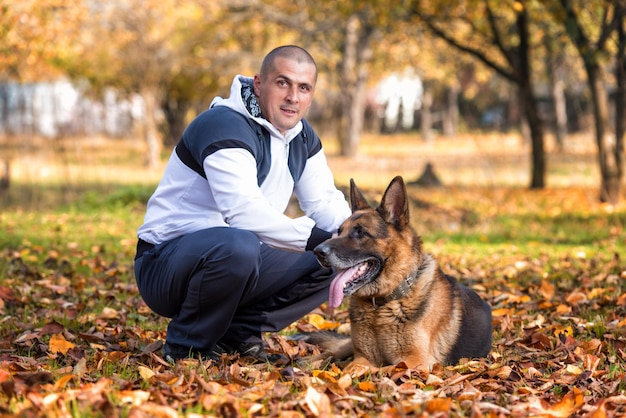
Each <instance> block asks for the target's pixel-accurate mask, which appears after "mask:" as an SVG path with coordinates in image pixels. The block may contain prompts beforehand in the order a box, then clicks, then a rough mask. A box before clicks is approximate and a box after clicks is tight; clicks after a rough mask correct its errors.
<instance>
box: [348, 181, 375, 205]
mask: <svg viewBox="0 0 626 418" xmlns="http://www.w3.org/2000/svg"><path fill="white" fill-rule="evenodd" d="M350 204H351V206H352V213H354V212H356V211H357V210H361V209H369V208H370V205H369V203H367V200H365V198H364V197H363V194H362V193H361V191H360V190H359V188H358V187H356V183H355V182H354V179H350Z"/></svg>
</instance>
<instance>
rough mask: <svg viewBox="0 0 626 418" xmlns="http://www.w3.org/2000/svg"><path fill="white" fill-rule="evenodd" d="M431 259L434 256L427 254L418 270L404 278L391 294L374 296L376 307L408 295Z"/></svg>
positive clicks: (373, 303)
mask: <svg viewBox="0 0 626 418" xmlns="http://www.w3.org/2000/svg"><path fill="white" fill-rule="evenodd" d="M431 260H432V257H431V256H430V255H428V254H425V255H424V258H423V259H422V263H421V264H420V265H419V267H418V268H417V270H415V271H413V272H411V274H409V275H408V276H407V277H406V278H405V279H404V280H402V281H401V282H400V284H399V285H398V287H396V288H395V289H393V291H392V292H391V293H390V294H389V295H387V296H381V297H374V298H372V305H374V307H378V306H383V305H385V304H387V303H388V302H391V301H392V300H398V299H402V298H404V297H406V296H407V295H408V294H409V292H410V291H411V288H412V287H413V285H414V284H415V282H417V280H418V279H419V278H420V276H421V275H422V273H423V272H424V270H426V267H428V265H429V264H430V261H431Z"/></svg>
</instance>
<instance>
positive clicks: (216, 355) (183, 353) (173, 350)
mask: <svg viewBox="0 0 626 418" xmlns="http://www.w3.org/2000/svg"><path fill="white" fill-rule="evenodd" d="M221 356H222V353H221V352H216V351H211V352H208V353H207V352H203V351H198V350H194V349H192V348H188V349H185V348H182V347H180V348H179V347H175V346H172V345H171V344H168V343H165V345H163V358H165V361H167V362H168V363H171V364H174V363H176V361H177V360H181V359H189V358H192V359H197V358H201V359H203V360H209V359H210V360H213V361H217V360H219V359H220V357H221Z"/></svg>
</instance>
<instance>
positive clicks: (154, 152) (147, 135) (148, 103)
mask: <svg viewBox="0 0 626 418" xmlns="http://www.w3.org/2000/svg"><path fill="white" fill-rule="evenodd" d="M141 97H143V101H144V105H145V109H146V113H145V116H144V123H143V127H144V128H143V136H144V140H145V141H146V147H147V151H146V160H145V163H146V165H147V166H148V167H149V168H155V167H157V166H158V165H159V162H160V159H161V150H162V148H163V144H162V143H161V140H160V139H159V135H158V133H157V122H156V111H157V103H158V100H157V95H156V93H155V92H154V90H153V89H150V88H146V89H143V90H142V91H141Z"/></svg>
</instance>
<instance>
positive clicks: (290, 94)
mask: <svg viewBox="0 0 626 418" xmlns="http://www.w3.org/2000/svg"><path fill="white" fill-rule="evenodd" d="M287 100H289V101H290V102H292V103H294V102H297V101H298V88H297V87H296V86H293V87H291V88H290V89H289V90H288V91H287Z"/></svg>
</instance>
